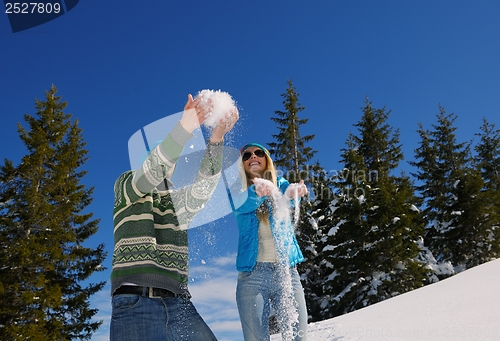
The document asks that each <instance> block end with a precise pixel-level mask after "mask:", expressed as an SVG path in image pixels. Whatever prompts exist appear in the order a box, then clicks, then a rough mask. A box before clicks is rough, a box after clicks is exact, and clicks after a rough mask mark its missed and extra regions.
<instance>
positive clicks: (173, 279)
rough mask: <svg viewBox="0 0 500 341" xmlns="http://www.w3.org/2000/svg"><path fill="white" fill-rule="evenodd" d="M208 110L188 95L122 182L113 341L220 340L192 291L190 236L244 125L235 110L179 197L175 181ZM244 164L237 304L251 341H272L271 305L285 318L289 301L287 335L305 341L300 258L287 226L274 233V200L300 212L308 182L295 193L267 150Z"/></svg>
mask: <svg viewBox="0 0 500 341" xmlns="http://www.w3.org/2000/svg"><path fill="white" fill-rule="evenodd" d="M207 110H209V109H208V108H205V107H203V106H201V105H199V100H194V99H193V98H192V96H191V95H189V96H188V101H187V103H186V105H185V107H184V113H183V116H182V118H181V120H180V121H179V123H178V124H177V125H176V126H175V127H174V128H173V129H172V131H171V132H170V133H169V134H168V135H167V136H166V137H165V139H164V140H163V141H162V142H161V143H160V144H159V145H158V146H157V147H156V148H154V149H153V150H152V151H151V153H150V154H149V155H148V157H147V158H146V160H145V161H144V163H143V165H142V167H141V168H140V169H138V170H135V171H127V172H125V173H123V174H122V175H120V177H119V178H118V179H117V180H116V182H115V186H114V192H115V204H114V210H113V221H114V251H113V264H112V272H111V293H112V316H111V325H110V341H128V340H130V341H136V340H144V341H156V340H158V341H160V340H162V341H205V340H206V341H209V340H210V341H211V340H217V339H216V337H215V336H214V334H213V333H212V331H211V330H210V328H209V327H208V326H207V324H206V323H205V322H204V321H203V319H202V318H201V316H200V315H199V314H198V312H197V310H196V309H195V307H194V306H193V304H192V302H191V299H190V298H191V295H190V294H189V291H188V288H187V283H188V236H187V229H188V226H189V223H190V221H191V220H192V219H193V218H194V216H195V215H196V214H197V213H198V212H199V211H200V210H201V208H202V207H203V205H204V204H205V203H206V202H208V200H209V199H210V197H211V195H212V193H213V191H214V190H215V188H216V186H217V183H218V181H219V177H220V173H221V168H222V148H223V142H224V135H225V134H226V133H227V132H228V131H230V130H231V129H232V128H233V126H234V124H235V123H236V121H237V120H238V112H237V110H236V108H235V109H234V112H233V114H232V115H231V116H229V118H227V119H225V120H221V122H220V124H219V125H218V126H217V127H216V128H214V129H213V130H212V134H211V137H210V140H209V142H208V144H207V150H206V153H205V156H204V158H203V160H202V163H201V166H200V169H199V171H198V178H197V180H196V182H195V183H194V184H193V185H191V186H188V187H184V188H180V189H175V188H173V187H172V186H170V184H171V183H170V182H169V178H170V176H171V175H172V174H173V171H174V169H175V163H176V161H177V159H178V158H179V156H180V154H181V152H182V150H183V148H184V145H185V144H186V143H187V141H188V140H189V139H190V138H191V137H192V136H193V135H192V132H193V131H194V130H195V129H196V128H197V127H199V125H200V124H202V123H203V122H204V120H205V117H206V116H207ZM238 162H239V163H240V168H241V170H242V173H243V174H244V176H243V177H242V185H243V186H242V188H243V190H241V191H240V192H239V194H238V195H237V196H236V197H235V198H234V199H235V202H238V205H237V206H235V210H234V214H235V216H236V219H237V221H238V228H239V245H238V256H237V268H238V271H239V276H238V286H237V293H236V300H237V304H238V310H239V314H240V319H241V324H242V328H243V334H244V338H245V341H250V340H255V341H265V340H269V338H270V336H269V318H270V310H271V306H272V307H273V308H274V310H275V311H277V312H281V311H283V309H285V304H286V303H288V304H289V303H290V302H286V301H290V300H291V301H292V302H291V310H293V314H292V315H293V318H292V319H289V318H282V319H280V318H279V317H278V322H279V324H280V329H281V330H282V335H284V336H285V334H283V333H288V334H287V335H288V336H286V338H287V340H289V339H292V340H306V329H307V310H306V305H305V299H304V293H303V289H302V286H301V284H300V278H299V275H298V273H297V270H296V268H295V265H296V264H297V263H299V262H301V261H302V260H303V257H302V253H301V251H300V248H299V247H298V244H297V241H296V239H295V235H294V233H293V229H292V226H291V224H290V222H289V221H288V222H286V223H281V224H279V223H276V224H275V219H274V213H275V210H276V205H275V203H274V201H275V200H273V198H274V197H276V195H273V193H275V192H276V191H277V189H279V191H280V193H281V194H282V195H283V198H285V200H289V201H290V203H293V202H294V201H295V200H293V199H294V198H298V197H301V196H303V195H305V194H306V193H307V189H306V187H305V185H304V184H303V183H302V182H301V183H300V184H292V185H290V184H289V183H288V181H287V180H285V179H284V178H282V177H277V176H276V170H275V168H274V165H273V162H272V160H271V158H270V156H269V152H268V150H267V149H266V148H264V147H263V146H261V145H259V144H255V143H251V144H248V145H246V146H244V147H243V149H242V150H241V157H240V159H239V161H238ZM257 178H259V179H266V180H268V181H257V180H256V179H257ZM254 179H255V182H256V183H255V184H254ZM257 183H258V186H257V187H256V184H257ZM287 198H289V199H287ZM173 203H175V206H174V204H173ZM278 240H279V241H280V244H282V245H284V246H285V247H284V248H280V247H279V246H278V243H277V242H278ZM283 269H285V270H286V271H283ZM283 278H285V281H288V282H291V283H290V284H291V285H292V287H291V289H290V290H289V291H291V296H290V297H288V296H287V295H285V292H286V286H285V285H283V284H284V282H283ZM286 309H288V310H290V308H289V307H288V308H286ZM291 330H292V332H290V331H291ZM292 334H293V338H291V337H292V336H290V335H292ZM289 337H290V338H289Z"/></svg>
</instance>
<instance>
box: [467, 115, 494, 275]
mask: <svg viewBox="0 0 500 341" xmlns="http://www.w3.org/2000/svg"><path fill="white" fill-rule="evenodd" d="M478 136H479V137H480V141H479V143H478V144H477V145H476V147H475V151H476V156H475V160H474V161H475V165H476V170H477V171H478V172H479V173H480V175H481V179H482V181H483V185H484V187H483V188H482V189H481V190H482V191H481V195H482V198H481V199H482V202H480V204H481V205H482V208H483V210H484V211H483V210H482V211H483V212H485V214H486V217H487V221H486V222H485V223H484V225H483V228H482V229H481V230H478V231H476V232H477V237H476V245H475V249H474V255H473V257H471V258H472V259H471V262H470V263H469V264H468V267H471V266H474V265H478V264H482V263H484V262H487V261H490V260H493V259H496V258H498V257H499V256H500V130H498V129H496V128H495V125H494V124H490V123H488V121H487V120H486V119H484V121H483V125H482V126H481V133H480V134H478Z"/></svg>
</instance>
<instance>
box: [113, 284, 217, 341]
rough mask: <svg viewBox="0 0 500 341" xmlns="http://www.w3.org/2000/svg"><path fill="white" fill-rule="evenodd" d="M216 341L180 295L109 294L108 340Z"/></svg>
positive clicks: (185, 299)
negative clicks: (110, 309)
mask: <svg viewBox="0 0 500 341" xmlns="http://www.w3.org/2000/svg"><path fill="white" fill-rule="evenodd" d="M137 340H141V341H217V338H216V337H215V336H214V334H213V333H212V331H211V330H210V328H209V327H208V326H207V324H206V323H205V321H203V319H202V318H201V316H200V315H199V314H198V312H197V311H196V308H195V307H194V305H193V304H192V303H191V300H190V299H188V298H183V297H172V298H149V297H148V296H147V295H142V296H141V295H132V294H130V295H129V294H120V295H115V296H113V299H112V313H111V326H110V341H137Z"/></svg>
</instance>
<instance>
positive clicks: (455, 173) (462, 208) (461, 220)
mask: <svg viewBox="0 0 500 341" xmlns="http://www.w3.org/2000/svg"><path fill="white" fill-rule="evenodd" d="M439 110H440V113H439V114H438V115H437V121H438V124H437V125H433V128H434V130H432V131H427V130H424V129H423V127H422V125H420V128H419V130H418V132H419V134H420V137H421V142H420V147H419V148H417V149H416V154H415V159H416V160H418V161H416V162H411V164H412V165H413V166H415V167H416V168H417V169H418V171H417V173H416V174H413V175H414V176H415V177H416V178H417V180H418V181H419V183H420V185H419V186H417V189H418V191H419V192H420V198H421V201H422V203H423V208H424V209H423V212H424V216H425V218H426V224H427V228H426V234H425V244H426V245H427V246H428V247H429V249H430V251H431V252H432V253H433V255H434V256H435V257H436V259H437V261H438V263H441V264H447V263H448V264H450V265H451V266H453V267H454V271H461V270H463V269H466V268H467V267H468V266H469V265H470V264H472V263H471V261H470V257H471V256H472V249H473V248H476V246H474V244H475V242H474V239H475V237H474V235H475V234H476V232H475V230H477V229H482V226H484V224H485V223H486V217H485V212H484V209H483V207H484V203H483V201H484V197H483V195H481V193H480V192H481V189H482V188H483V183H482V179H481V177H480V174H479V173H478V172H477V171H476V170H475V169H474V167H473V165H472V158H471V154H470V143H465V142H462V143H458V142H457V140H456V135H455V131H456V129H457V128H456V127H455V126H454V122H455V120H456V118H457V116H456V115H455V114H446V111H445V110H444V108H443V107H441V106H440V107H439ZM453 273H454V272H453V271H451V272H448V273H443V274H442V276H441V277H446V276H448V275H451V274H453Z"/></svg>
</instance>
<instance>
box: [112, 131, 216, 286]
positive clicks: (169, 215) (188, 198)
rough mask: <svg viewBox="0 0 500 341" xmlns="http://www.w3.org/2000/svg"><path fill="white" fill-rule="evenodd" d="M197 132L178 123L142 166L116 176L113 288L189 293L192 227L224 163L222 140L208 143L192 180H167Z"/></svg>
mask: <svg viewBox="0 0 500 341" xmlns="http://www.w3.org/2000/svg"><path fill="white" fill-rule="evenodd" d="M192 136H193V135H191V134H189V133H187V132H186V131H185V130H184V129H183V128H182V126H181V125H180V124H177V125H176V127H174V129H173V130H172V131H171V132H170V133H169V134H168V135H167V137H166V138H165V139H164V140H163V141H162V142H161V143H160V144H159V145H158V146H157V147H156V148H155V149H153V150H152V151H151V153H149V155H148V157H147V158H146V160H145V162H144V163H143V165H142V167H141V168H140V169H139V170H137V171H127V172H125V173H123V174H121V175H120V176H119V178H118V179H117V180H116V182H115V186H114V192H115V204H114V210H113V222H114V250H113V261H112V272H111V293H113V292H114V291H115V290H116V289H117V288H119V287H120V286H121V285H123V284H135V285H139V286H146V287H155V288H163V289H167V290H170V291H172V292H174V293H175V294H178V295H189V292H188V288H187V283H188V233H187V229H188V226H189V223H190V221H191V220H192V219H193V218H194V216H195V215H196V214H197V213H198V212H199V211H200V210H201V209H202V208H203V207H204V205H205V204H206V203H207V202H208V201H209V199H210V197H211V196H212V193H213V192H214V190H215V188H216V186H217V183H218V181H219V178H220V172H221V168H222V143H217V144H214V143H208V144H207V149H206V152H205V155H204V157H203V160H202V162H201V165H200V169H199V171H198V176H197V179H196V180H195V181H194V182H193V184H192V185H189V186H186V187H183V188H179V189H172V186H171V184H170V185H164V184H166V183H167V181H166V179H167V178H168V174H170V172H171V171H172V169H173V167H174V166H175V162H176V161H177V159H178V158H179V156H180V154H181V153H182V150H183V148H184V145H185V143H186V142H187V141H188V140H189V139H190V138H191V137H192Z"/></svg>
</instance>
